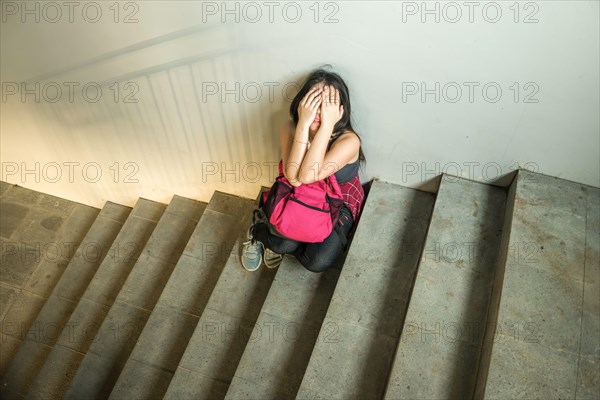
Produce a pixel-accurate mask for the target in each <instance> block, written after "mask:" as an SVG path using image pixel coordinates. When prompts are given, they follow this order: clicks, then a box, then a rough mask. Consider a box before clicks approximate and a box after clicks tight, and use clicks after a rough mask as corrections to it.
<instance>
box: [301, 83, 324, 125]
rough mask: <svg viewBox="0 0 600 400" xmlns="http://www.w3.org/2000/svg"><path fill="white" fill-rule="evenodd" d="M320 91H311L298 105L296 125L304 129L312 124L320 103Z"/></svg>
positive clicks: (315, 89) (316, 89) (317, 89)
mask: <svg viewBox="0 0 600 400" xmlns="http://www.w3.org/2000/svg"><path fill="white" fill-rule="evenodd" d="M322 91H323V90H322V89H319V88H313V89H311V90H310V91H309V92H308V93H306V95H305V96H304V98H303V99H302V101H300V104H298V125H299V126H302V127H304V128H306V129H308V127H309V126H310V124H312V123H313V121H314V120H315V117H316V116H317V110H318V109H319V107H320V106H321V102H322V97H321V93H322Z"/></svg>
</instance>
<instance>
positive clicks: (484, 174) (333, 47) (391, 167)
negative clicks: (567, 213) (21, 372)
mask: <svg viewBox="0 0 600 400" xmlns="http://www.w3.org/2000/svg"><path fill="white" fill-rule="evenodd" d="M36 3H37V4H38V6H37V7H38V11H37V13H38V15H36V14H35V8H34V7H35V4H36ZM0 4H1V5H2V23H1V25H0V28H1V32H0V33H1V46H2V48H1V49H2V54H1V56H2V57H1V80H2V84H3V87H2V92H3V93H2V95H3V99H2V103H0V105H1V122H0V128H1V139H0V144H1V150H0V156H1V160H2V176H1V179H2V180H4V181H8V182H11V183H16V184H19V185H22V186H25V187H29V188H32V189H36V190H40V191H43V192H47V193H51V194H55V195H58V196H61V197H65V198H69V199H72V200H76V201H80V202H83V203H86V204H90V205H94V206H98V207H99V206H102V204H103V203H104V201H106V200H111V201H116V202H120V203H123V204H127V205H133V204H134V203H135V200H136V199H137V198H138V197H140V196H141V197H146V198H150V199H154V200H157V201H163V202H168V201H169V200H170V198H171V196H172V195H173V194H179V195H182V196H189V197H193V198H197V199H201V200H205V201H207V200H208V199H209V198H210V195H211V194H212V192H213V191H214V190H222V191H226V192H230V193H234V194H239V195H242V196H246V197H252V198H254V197H255V196H256V194H257V193H258V189H259V185H266V186H268V185H270V183H271V181H272V179H273V177H274V176H273V169H272V166H273V165H276V162H277V161H278V160H279V158H280V154H279V147H278V146H279V145H278V142H277V130H278V126H279V124H280V123H281V122H282V121H283V120H284V119H285V118H287V107H288V106H289V100H290V98H291V97H292V96H293V94H294V93H295V91H294V86H291V88H289V91H288V94H287V95H285V94H284V93H283V87H284V86H286V85H288V87H289V85H290V84H293V83H294V82H296V81H298V80H301V79H302V78H303V77H304V76H305V75H306V73H307V72H308V71H309V70H311V69H312V68H314V67H316V66H319V65H321V64H323V63H330V64H332V65H333V67H334V69H335V70H336V71H338V72H339V73H340V74H341V75H342V76H343V77H344V78H345V79H346V81H347V83H348V84H349V86H350V89H351V95H352V100H353V114H354V120H355V128H356V129H357V131H358V132H359V133H360V134H361V136H362V138H363V149H364V152H365V154H366V157H367V168H366V169H365V170H364V171H362V172H361V178H362V181H363V182H366V181H367V180H369V179H372V178H373V177H380V178H382V179H385V180H388V181H392V182H396V183H400V184H403V185H407V186H411V187H424V188H426V189H429V188H430V187H431V186H430V185H428V182H430V181H431V179H432V178H433V177H434V176H435V175H438V174H439V173H441V172H450V173H453V174H462V175H463V176H465V177H467V178H471V179H475V180H479V181H483V182H495V181H496V179H495V178H497V177H500V176H502V175H505V174H507V173H509V172H510V171H511V170H513V169H514V168H516V167H517V165H520V166H522V167H527V168H530V169H534V170H536V171H538V172H542V173H545V174H548V175H552V176H558V177H561V178H565V179H569V180H573V181H577V182H582V183H585V184H589V185H594V186H599V181H600V161H599V160H600V155H599V152H600V150H599V149H600V143H599V141H600V133H599V132H600V126H599V111H598V110H599V92H600V88H599V81H598V79H599V49H600V43H599V37H600V33H599V19H598V15H599V3H598V2H597V1H564V2H563V1H534V2H520V3H517V6H515V3H514V2H512V1H509V2H504V1H499V2H495V3H494V2H475V3H474V4H475V6H474V9H473V11H474V12H473V14H472V20H473V21H472V22H470V21H469V19H470V17H469V6H468V5H467V4H466V3H465V2H435V1H429V2H427V3H426V7H427V8H428V9H431V10H433V9H435V7H438V9H439V10H440V13H439V22H436V21H435V18H436V15H435V14H423V13H422V11H423V7H424V6H425V5H424V3H423V2H421V1H418V2H400V1H398V2H391V1H382V2H371V1H369V2H367V1H351V2H321V3H318V4H317V6H315V5H314V2H296V3H285V2H273V3H272V4H273V6H272V7H273V8H272V11H273V14H272V21H270V16H269V6H268V5H267V4H265V3H264V2H255V3H252V5H250V6H248V5H246V4H247V3H242V2H228V3H227V7H228V8H229V9H230V10H234V12H233V13H231V14H224V15H222V14H221V11H223V3H222V2H190V1H181V2H179V1H152V2H141V1H138V2H121V3H120V4H119V9H120V13H119V15H118V22H117V23H115V21H114V18H115V13H114V8H113V9H111V8H110V7H114V6H113V4H114V2H112V1H111V2H100V1H99V2H97V3H93V2H88V3H86V2H84V3H80V5H79V6H78V7H76V8H75V9H74V13H73V16H72V22H70V18H71V17H70V16H69V14H68V11H69V9H68V5H66V4H65V2H61V1H58V2H53V3H52V4H51V5H47V4H46V3H40V2H30V3H28V7H29V9H33V10H34V13H33V14H25V15H24V16H22V15H21V12H22V11H23V5H22V4H23V3H22V2H7V1H2V2H1V3H0ZM86 4H88V5H87V8H86V14H85V17H86V18H88V19H93V18H94V17H95V11H96V8H97V7H98V8H100V9H101V10H102V15H101V17H99V20H98V22H95V23H92V22H87V21H86V20H85V18H84V15H83V6H84V5H86ZM56 6H58V7H59V8H60V9H61V10H62V16H61V17H57V16H56V8H57V7H56ZM96 6H97V7H96ZM484 6H485V7H486V8H485V10H486V11H485V12H484V11H483V9H484ZM235 7H237V10H238V11H237V12H236V11H235ZM297 9H300V11H301V13H302V14H301V16H300V17H299V19H298V21H297V22H292V20H293V19H294V18H295V17H296V10H297ZM316 9H318V10H319V14H318V16H316V15H315V10H316ZM498 9H499V10H500V11H501V13H502V14H501V16H500V17H499V20H498V21H497V22H495V23H494V22H491V20H493V19H494V18H495V16H496V11H497V10H498ZM517 9H518V10H519V14H518V18H517V22H515V17H516V15H515V11H516V10H517ZM215 10H216V14H214V15H213V14H211V12H212V11H215ZM257 10H260V12H261V15H260V17H259V18H257V19H258V21H257V22H253V21H252V20H253V19H255V17H256V16H257V14H256V11H257ZM284 10H285V11H284ZM457 10H460V11H462V17H461V18H459V19H458V20H457V21H456V22H451V20H452V19H453V18H455V15H456V11H457ZM132 12H135V15H134V16H133V18H135V19H137V22H133V23H124V22H123V19H124V18H125V16H126V15H129V14H130V13H132ZM332 13H333V14H332ZM327 15H330V20H329V23H325V21H324V20H325V17H326V16H327ZM527 16H529V19H537V22H533V23H525V22H524V21H523V20H524V19H526V17H527ZM36 17H39V22H36V21H35V19H36ZM422 17H423V18H425V22H423V21H422V19H421V18H422ZM22 18H25V22H23V21H22ZM236 18H238V20H239V21H237V22H236ZM315 18H316V19H317V22H315ZM486 18H487V20H486ZM53 19H55V20H57V21H56V22H50V21H51V20H53ZM222 19H225V22H222ZM336 20H337V21H336ZM22 81H24V82H26V83H27V85H28V87H29V88H35V84H36V82H37V83H38V84H39V85H40V93H39V95H40V99H39V100H40V101H39V103H36V101H35V96H34V94H28V95H26V96H25V98H24V101H23V98H22V97H21V94H22V93H20V91H21V88H20V87H18V86H15V84H19V83H20V82H22ZM65 82H76V83H77V84H79V86H78V87H76V88H75V95H76V96H75V98H74V99H73V101H72V102H70V101H69V100H70V99H69V98H68V97H69V96H68V87H67V86H65V85H66V84H65ZM115 82H117V84H116V85H115V84H114V83H115ZM436 82H438V83H439V85H440V90H439V91H438V94H439V95H440V99H439V102H436V100H435V93H433V94H429V95H426V96H425V99H424V100H422V99H421V97H420V93H417V94H410V92H409V90H411V89H414V88H415V87H416V88H417V89H418V90H420V88H419V87H420V85H421V84H424V85H426V88H428V89H434V90H433V92H435V85H436ZM515 82H517V83H518V84H517V85H518V86H519V97H518V98H517V99H516V100H515V98H514V96H515V88H516V87H515V86H513V85H514V83H515ZM87 83H92V84H96V83H97V84H101V85H103V86H102V96H101V97H100V100H99V101H98V102H95V103H94V102H92V98H93V97H94V96H95V94H94V90H92V89H93V88H92V89H90V91H89V97H88V98H87V99H85V98H83V97H82V96H81V92H82V90H81V88H82V86H83V85H85V84H87ZM236 84H237V85H238V86H237V87H238V88H239V90H237V91H236V89H235V88H236ZM486 84H487V85H488V92H487V94H488V96H489V97H488V98H487V99H486V98H485V97H484V95H483V93H482V87H483V86H484V85H486ZM110 85H112V89H111V87H110ZM127 85H129V86H127ZM221 85H225V87H226V88H228V89H230V90H231V91H230V92H229V94H225V96H224V98H222V97H221V96H220V95H221V93H217V94H212V92H211V91H212V90H213V89H214V88H217V89H218V90H219V92H220V88H221ZM468 85H474V86H473V87H474V88H475V90H474V96H473V101H472V102H470V101H469V86H468ZM475 85H477V86H475ZM526 85H528V86H527V87H526ZM56 86H60V87H62V89H63V92H62V96H61V97H59V100H58V101H57V102H55V103H53V102H52V101H53V99H54V97H55V88H56ZM457 87H458V88H460V89H461V90H462V97H461V98H460V100H458V101H456V102H452V99H453V98H454V97H455V96H456V88H457ZM498 87H499V88H500V89H501V90H502V93H501V96H500V97H499V98H498V100H497V101H496V102H493V101H492V99H491V97H494V96H495V95H496V94H495V88H498ZM117 88H118V89H119V95H118V96H117V99H115V98H114V96H115V92H116V89H117ZM257 88H258V89H260V91H261V92H260V93H258V92H257V91H256V89H257ZM269 88H272V94H273V96H272V97H271V96H270V93H269ZM444 88H445V89H444ZM15 89H18V90H19V92H17V93H15V94H11V93H12V91H13V90H15ZM44 89H46V93H44ZM134 91H135V94H134V95H133V97H132V99H137V103H128V102H124V99H125V96H126V95H127V94H132V93H133V92H134ZM531 94H533V96H532V97H531V98H530V99H531V100H534V101H537V102H527V101H526V98H527V95H531ZM236 95H237V96H239V98H238V99H236ZM36 163H38V164H36ZM77 163H78V164H77ZM236 164H237V165H238V166H239V168H238V172H235V171H236ZM36 165H37V166H38V167H36ZM84 167H85V168H84ZM36 168H37V169H36ZM25 169H28V170H31V172H29V173H25V174H24V173H23V172H26V171H24V170H25ZM222 169H228V170H230V171H233V172H231V173H229V174H226V175H224V176H221V174H220V173H218V172H219V171H221V170H222ZM117 171H118V172H119V173H118V174H117V173H116V172H117ZM57 172H60V173H61V174H62V175H61V176H60V177H58V176H57ZM71 172H72V176H69V175H70V173H71ZM96 172H101V174H102V175H101V176H100V177H97V178H96ZM213 172H214V174H213ZM130 174H131V175H130ZM127 176H130V179H126V177H127ZM128 180H133V181H137V183H136V182H127V181H128Z"/></svg>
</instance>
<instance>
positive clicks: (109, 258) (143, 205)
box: [27, 199, 166, 398]
mask: <svg viewBox="0 0 600 400" xmlns="http://www.w3.org/2000/svg"><path fill="white" fill-rule="evenodd" d="M165 208H166V206H165V205H164V204H161V203H156V202H153V201H150V200H145V199H139V200H138V201H137V203H136V205H135V207H134V208H133V210H132V211H131V213H130V214H129V216H128V217H127V219H126V220H125V222H124V224H123V226H122V228H121V230H120V231H119V233H118V235H117V237H116V238H115V240H114V241H113V243H112V245H111V247H110V250H109V251H108V254H107V255H106V257H104V259H103V260H102V263H101V264H100V266H99V267H98V269H97V270H96V271H95V273H94V276H93V278H92V280H91V281H90V282H89V284H88V286H87V288H86V289H85V292H84V293H83V294H82V296H81V299H80V300H79V302H78V303H77V306H76V307H75V309H74V310H73V313H72V314H71V315H70V317H69V320H68V322H67V323H66V324H65V326H64V327H63V329H62V333H61V334H60V336H59V338H58V341H57V342H56V344H55V345H54V347H53V349H52V351H51V352H50V354H49V355H48V357H47V359H46V361H45V363H44V365H43V366H42V368H41V369H40V371H39V373H38V374H37V376H36V378H35V380H34V382H33V383H32V384H31V389H30V390H29V393H27V395H28V397H33V398H53V397H64V393H65V391H66V390H67V388H68V385H69V383H70V380H71V379H72V377H73V376H74V374H75V372H76V368H77V367H78V365H79V364H78V363H80V362H81V360H82V359H83V355H84V354H85V352H86V351H87V349H88V348H89V346H90V345H91V343H92V341H93V340H94V337H95V336H96V333H97V331H98V329H99V328H100V326H101V323H102V321H103V320H104V318H105V317H106V315H107V313H108V310H109V309H110V306H111V305H112V304H113V302H114V300H115V298H116V296H117V294H118V292H119V288H120V287H121V286H122V283H123V281H124V280H125V279H126V278H127V275H128V274H129V272H130V271H131V269H132V267H133V266H134V264H135V261H136V260H137V258H138V257H139V254H140V252H141V250H142V248H143V247H144V245H145V243H146V242H147V241H148V238H149V237H150V235H151V234H152V232H153V230H154V228H155V227H156V224H157V219H158V218H160V216H161V215H162V213H163V212H164V210H165ZM65 349H69V350H71V353H69V352H68V351H67V350H65ZM66 354H69V355H70V356H71V357H68V358H64V357H65V355H66ZM75 354H78V355H79V356H75Z"/></svg>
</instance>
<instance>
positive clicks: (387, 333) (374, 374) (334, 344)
mask: <svg viewBox="0 0 600 400" xmlns="http://www.w3.org/2000/svg"><path fill="white" fill-rule="evenodd" d="M433 200H434V196H433V195H432V194H431V193H426V192H421V191H418V190H414V189H408V188H404V187H402V186H398V185H393V184H389V183H385V182H381V181H374V182H373V184H372V186H371V189H370V191H369V197H368V199H367V201H366V203H365V207H364V210H363V213H362V216H361V222H360V225H359V226H358V227H357V230H356V232H355V237H354V241H353V243H352V246H351V248H350V250H349V252H348V256H347V258H346V262H345V264H344V267H343V268H342V271H341V274H340V277H339V280H338V282H337V286H336V288H335V292H334V294H333V297H332V299H331V304H330V305H329V309H328V311H327V316H326V318H325V321H324V322H323V327H322V328H321V331H320V333H319V337H318V339H317V342H316V345H315V347H314V350H313V351H312V355H311V358H310V361H309V363H308V366H307V368H306V373H305V375H304V377H303V380H302V383H301V385H300V389H299V391H298V397H299V398H303V397H312V396H313V395H318V396H322V397H325V398H327V397H344V398H346V397H356V398H363V397H378V396H380V393H381V392H382V391H383V389H384V388H383V385H382V382H384V381H385V377H386V376H387V375H386V374H387V368H388V366H389V363H390V361H391V354H392V353H393V349H394V346H395V341H396V336H397V334H398V333H399V330H400V328H401V322H402V319H401V318H400V316H401V315H402V313H403V310H404V307H405V302H406V301H407V299H408V295H409V291H410V281H411V280H412V276H413V275H414V272H415V270H416V267H417V261H418V256H419V251H420V248H421V246H422V243H423V240H424V238H425V232H426V227H427V222H428V220H429V215H430V213H431V209H432V206H433ZM374 231H376V232H377V235H374V234H373V232H374ZM398 288H400V289H398Z"/></svg>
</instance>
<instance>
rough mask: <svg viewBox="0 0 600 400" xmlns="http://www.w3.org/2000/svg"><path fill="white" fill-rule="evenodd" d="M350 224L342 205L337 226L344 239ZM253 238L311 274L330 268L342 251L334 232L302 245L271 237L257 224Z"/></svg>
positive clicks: (349, 218)
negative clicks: (294, 260)
mask: <svg viewBox="0 0 600 400" xmlns="http://www.w3.org/2000/svg"><path fill="white" fill-rule="evenodd" d="M352 223H353V219H352V214H351V213H350V210H348V208H347V207H346V205H343V206H342V208H341V210H340V220H339V222H338V225H340V226H341V228H342V232H344V235H345V236H346V238H347V237H348V233H349V232H350V229H351V228H352ZM254 238H255V239H256V240H258V241H260V242H262V243H263V244H264V245H265V247H267V248H269V249H271V250H272V251H274V252H275V253H278V254H291V255H293V256H294V257H296V258H297V259H298V261H299V262H300V264H302V265H303V266H304V268H306V269H308V270H309V271H312V272H323V271H325V270H327V269H329V268H331V267H332V266H333V265H334V263H335V260H336V258H337V257H338V256H339V254H340V253H341V252H342V251H343V250H344V247H343V246H342V242H341V239H340V237H339V234H338V233H337V232H336V231H335V230H333V231H331V234H330V235H329V236H327V237H326V238H325V240H324V241H322V242H319V243H304V242H298V241H296V240H292V239H283V238H280V237H278V236H275V235H272V234H271V232H269V228H268V227H267V225H265V224H264V223H257V224H256V226H255V228H254Z"/></svg>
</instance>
